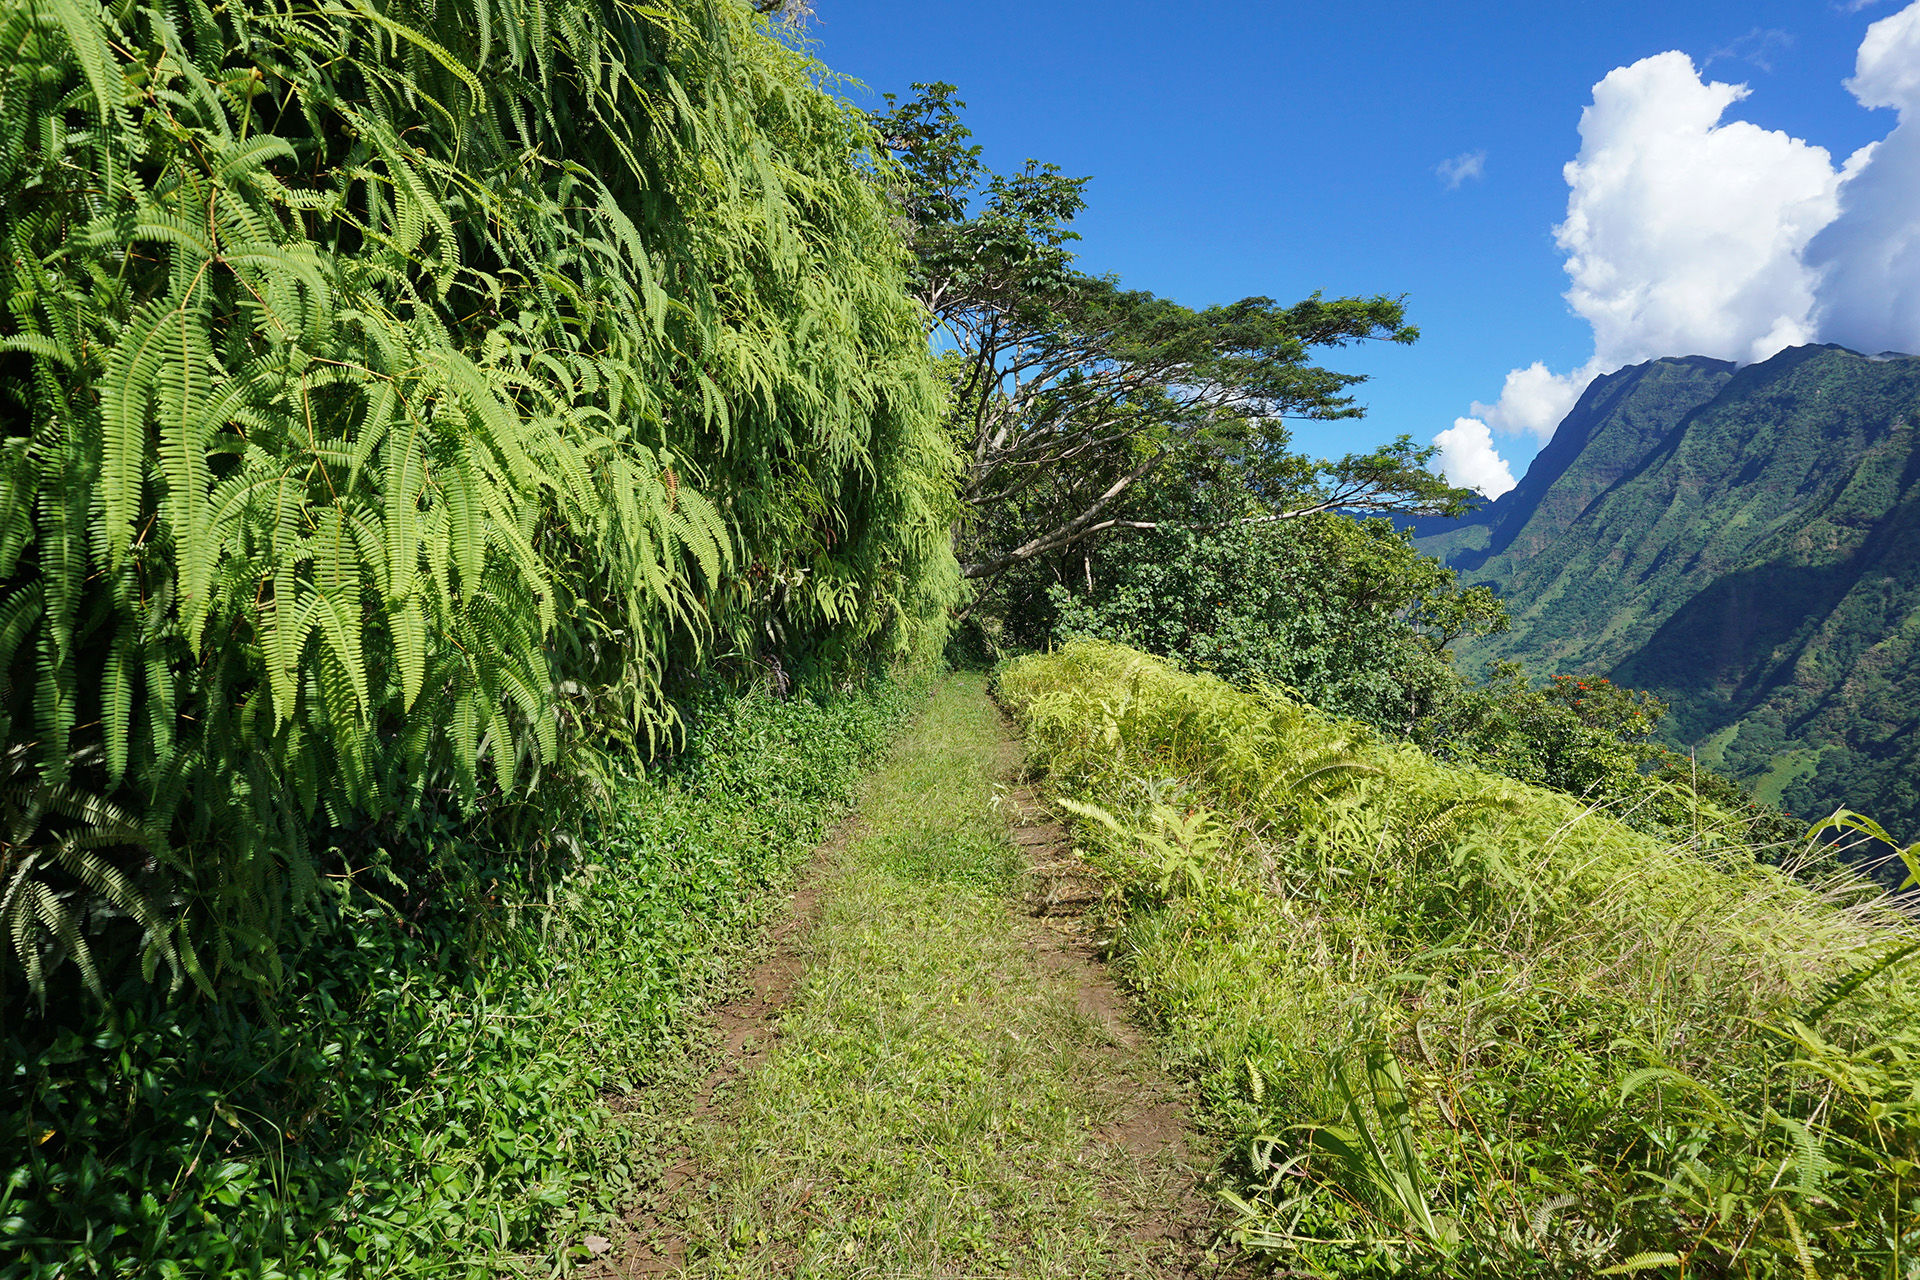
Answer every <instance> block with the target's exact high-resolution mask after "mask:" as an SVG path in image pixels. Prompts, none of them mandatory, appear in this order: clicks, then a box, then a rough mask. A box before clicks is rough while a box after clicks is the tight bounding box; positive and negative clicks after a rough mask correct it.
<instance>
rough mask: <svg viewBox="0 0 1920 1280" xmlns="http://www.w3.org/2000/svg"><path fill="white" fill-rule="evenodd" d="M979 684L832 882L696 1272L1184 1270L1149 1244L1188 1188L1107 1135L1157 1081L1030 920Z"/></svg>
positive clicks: (888, 792) (934, 736) (739, 1101)
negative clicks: (1088, 1004) (1020, 901)
mask: <svg viewBox="0 0 1920 1280" xmlns="http://www.w3.org/2000/svg"><path fill="white" fill-rule="evenodd" d="M1015 759H1016V755H1015V749H1014V748H1013V746H1012V745H1011V744H1010V742H1009V741H1008V739H1007V732H1006V729H1005V727H1004V724H1003V722H1002V721H1001V719H1000V716H999V713H998V711H997V710H996V709H995V708H994V707H993V705H992V704H991V703H990V702H989V701H988V700H987V698H986V696H985V693H984V689H983V686H982V681H981V680H980V679H979V678H978V677H975V676H955V677H952V678H950V679H949V680H947V681H946V682H944V683H943V684H942V685H941V686H940V687H939V688H938V690H937V691H936V693H935V695H934V697H933V698H932V700H931V701H930V703H929V704H928V706H927V709H926V712H925V716H924V718H923V720H922V721H921V723H920V724H919V726H918V728H917V729H916V730H915V731H914V732H913V733H912V734H910V735H909V736H908V737H907V738H905V739H904V740H903V741H902V743H901V744H900V745H899V746H898V747H897V748H896V750H895V753H894V755H893V757H892V758H891V760H889V762H888V763H887V764H886V765H885V766H884V767H883V768H882V769H881V771H880V772H879V773H878V774H877V775H876V776H875V777H874V779H873V780H872V782H871V784H870V786H869V788H868V790H867V793H866V798H865V801H864V804H863V806H862V815H863V820H862V821H861V822H860V824H859V825H858V827H857V828H856V829H855V830H854V832H853V834H852V836H851V838H850V839H848V840H847V841H846V842H845V843H844V844H843V845H842V846H840V847H839V848H838V849H837V850H835V851H834V852H833V853H832V855H831V857H830V860H829V861H828V862H827V864H826V865H825V866H823V867H821V868H820V869H819V870H818V872H817V874H818V876H819V883H820V884H821V885H822V897H821V900H820V907H819V918H818V920H817V922H816V923H815V924H814V925H813V927H812V929H811V932H810V933H809V934H808V935H807V938H806V941H805V943H804V947H805V953H806V956H807V959H808V968H807V971H806V974H805V977H804V979H803V980H802V983H801V985H800V987H799V988H798V989H797V991H796V992H795V995H794V1004H793V1005H792V1006H791V1007H790V1009H789V1011H788V1012H787V1013H786V1014H785V1015H784V1017H783V1018H782V1020H781V1022H780V1033H779V1039H778V1041H777V1042H776V1044H775V1047H774V1048H773V1050H772V1052H771V1054H770V1056H769V1057H768V1058H767V1059H766V1061H765V1062H764V1064H763V1065H761V1066H760V1067H759V1068H758V1069H757V1070H755V1071H753V1072H752V1073H750V1074H749V1075H747V1076H746V1077H744V1078H743V1080H742V1081H741V1083H740V1086H739V1088H738V1091H737V1092H736V1093H735V1094H734V1095H733V1096H732V1097H731V1098H728V1099H725V1100H723V1101H722V1104H721V1106H720V1112H721V1115H720V1117H719V1118H718V1119H717V1120H716V1122H715V1123H714V1124H713V1125H712V1126H711V1128H710V1129H709V1131H708V1133H707V1135H706V1138H705V1140H704V1141H703V1143H702V1144H701V1149H700V1158H701V1164H702V1166H703V1169H704V1171H705V1176H704V1178H703V1179H701V1180H698V1181H697V1182H696V1183H695V1184H694V1185H695V1187H696V1188H697V1189H696V1190H695V1191H693V1192H691V1193H689V1197H690V1198H689V1201H688V1203H686V1204H685V1205H684V1206H683V1209H682V1211H683V1212H684V1214H685V1215H686V1218H687V1232H688V1238H689V1242H690V1248H689V1262H688V1272H689V1274H691V1275H695V1276H702V1277H714V1278H719V1277H741V1278H743V1280H744V1278H746V1277H753V1278H754V1280H759V1278H760V1277H765V1276H769V1275H793V1276H796V1277H822V1278H825V1277H833V1278H834V1280H848V1278H850V1277H866V1276H873V1277H879V1276H889V1277H893V1276H929V1277H931V1276H949V1277H960V1276H1018V1277H1022V1280H1042V1278H1044V1277H1061V1278H1062V1280H1065V1278H1066V1277H1076V1278H1078V1277H1099V1276H1129V1277H1152V1276H1157V1275H1162V1274H1174V1273H1175V1271H1174V1268H1173V1265H1172V1263H1171V1262H1170V1261H1168V1260H1167V1258H1166V1256H1165V1255H1166V1254H1167V1253H1168V1248H1167V1246H1166V1245H1164V1244H1162V1243H1156V1242H1154V1241H1151V1240H1147V1239H1142V1238H1139V1237H1140V1236H1141V1235H1143V1234H1145V1233H1144V1232H1141V1231H1140V1228H1141V1227H1142V1225H1143V1224H1146V1223H1149V1222H1152V1221H1155V1220H1157V1219H1158V1218H1160V1217H1161V1216H1163V1214H1164V1211H1165V1208H1166V1206H1167V1205H1169V1204H1170V1203H1174V1202H1175V1201H1177V1200H1178V1198H1179V1197H1180V1195H1181V1194H1182V1193H1183V1191H1184V1189H1185V1181H1184V1175H1183V1174H1182V1172H1181V1171H1180V1169H1179V1168H1178V1167H1177V1166H1176V1165H1175V1164H1174V1163H1173V1162H1172V1161H1171V1160H1170V1159H1168V1158H1166V1157H1159V1158H1154V1157H1148V1158H1136V1157H1135V1156H1133V1155H1132V1154H1131V1153H1130V1152H1129V1151H1128V1150H1126V1149H1125V1148H1124V1147H1123V1146H1121V1145H1118V1144H1117V1143H1116V1142H1115V1141H1113V1140H1112V1138H1111V1137H1110V1136H1108V1135H1107V1134H1106V1133H1105V1131H1107V1130H1108V1129H1109V1127H1110V1126H1112V1125H1114V1124H1115V1122H1116V1120H1118V1119H1119V1118H1120V1117H1121V1116H1122V1115H1123V1114H1124V1113H1125V1112H1126V1111H1127V1110H1128V1108H1129V1105H1130V1103H1132V1102H1134V1101H1135V1100H1137V1099H1138V1098H1139V1096H1140V1095H1141V1093H1142V1091H1143V1090H1145V1089H1148V1088H1151V1087H1152V1086H1151V1084H1150V1083H1149V1081H1148V1079H1147V1077H1146V1075H1144V1074H1143V1073H1147V1072H1149V1071H1150V1068H1149V1067H1148V1066H1147V1065H1146V1064H1143V1063H1142V1062H1141V1061H1140V1058H1139V1055H1138V1053H1137V1052H1135V1051H1132V1050H1129V1049H1127V1048H1126V1047H1124V1046H1121V1045H1118V1044H1116V1041H1115V1037H1114V1033H1113V1031H1112V1030H1111V1029H1110V1028H1109V1027H1108V1025H1107V1024H1106V1023H1104V1022H1103V1021H1102V1020H1101V1019H1100V1018H1098V1017H1096V1016H1093V1015H1090V1014H1088V1013H1084V1012H1082V1010H1081V1007H1080V1000H1079V989H1078V985H1077V983H1076V981H1075V978H1074V975H1073V973H1072V972H1071V970H1063V968H1062V967H1061V966H1060V965H1058V964H1050V963H1048V962H1047V961H1046V960H1045V959H1044V958H1043V957H1042V956H1041V955H1040V953H1039V952H1038V951H1037V950H1036V943H1037V941H1038V940H1039V935H1040V933H1041V932H1043V926H1040V925H1038V924H1036V923H1035V922H1032V921H1030V920H1028V919H1026V918H1025V917H1024V916H1021V915H1017V914H1016V909H1015V907H1014V906H1013V904H1012V894H1013V891H1014V890H1015V889H1016V888H1017V886H1018V885H1019V882H1020V877H1021V874H1022V868H1021V863H1020V860H1019V857H1018V854H1017V851H1016V850H1015V849H1014V848H1013V846H1012V845H1011V844H1010V842H1009V840H1008V837H1007V834H1006V822H1005V818H1004V816H1003V814H1002V808H1003V807H1004V806H1003V805H1002V803H1001V798H1002V787H1001V782H1002V780H1003V779H1004V778H1005V777H1006V776H1007V774H1008V771H1009V769H1010V767H1011V766H1012V765H1013V763H1014V762H1015Z"/></svg>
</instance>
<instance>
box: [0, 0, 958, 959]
mask: <svg viewBox="0 0 1920 1280" xmlns="http://www.w3.org/2000/svg"><path fill="white" fill-rule="evenodd" d="M814 72H815V68H814V67H813V65H812V64H811V63H810V62H809V61H808V60H807V59H806V58H805V57H803V56H802V55H800V54H798V53H795V52H794V51H792V50H790V49H788V48H786V47H784V46H782V45H781V44H780V43H779V42H778V41H776V40H775V39H773V38H772V37H771V36H770V35H769V34H768V33H767V32H766V31H765V30H764V27H763V25H762V20H761V19H758V18H757V17H756V16H754V15H753V14H752V12H751V10H750V8H749V7H748V6H747V5H745V4H743V3H738V2H737V0H661V2H660V3H653V4H637V3H628V2H625V0H244V2H242V3H226V4H214V3H209V2H208V0H152V2H146V0H116V2H112V3H105V4H101V3H96V2H95V0H17V2H15V3H11V4H8V5H6V6H5V7H4V8H0V242H4V247H3V248H0V298H3V299H4V304H5V310H4V315H0V405H4V410H0V412H4V414H5V419H4V421H5V430H4V440H3V441H0V679H4V681H5V689H4V693H5V697H4V709H0V735H3V736H4V743H5V756H4V764H3V765H0V768H4V777H3V778H0V805H4V818H5V831H4V834H3V835H0V840H4V844H3V845H0V921H3V922H4V926H5V928H6V929H7V931H8V933H9V935H10V939H11V945H12V949H13V951H14V953H15V955H16V957H17V959H18V961H19V962H20V965H21V966H22V967H23V968H24V971H25V974H26V976H27V978H28V979H29V980H30V982H31V983H32V984H33V985H34V986H35V987H36V988H40V987H41V986H42V984H43V982H44V980H45V978H46V975H47V973H48V972H49V971H50V966H52V965H55V964H58V963H59V962H61V961H63V960H72V961H73V962H75V970H74V971H75V972H77V973H79V974H80V975H81V976H83V977H85V978H86V980H87V981H88V982H89V983H91V984H92V985H94V986H95V987H96V989H98V988H99V987H100V986H101V985H102V981H103V980H102V978H101V977H100V973H99V968H100V965H99V964H97V963H96V957H95V956H94V955H93V954H92V953H91V949H90V945H89V941H88V940H89V938H94V937H98V936H101V935H102V929H103V927H104V926H106V925H107V924H108V922H109V921H111V920H112V919H114V918H122V921H123V923H122V926H121V928H120V929H119V930H118V932H119V933H120V934H121V935H124V936H127V937H131V936H134V935H135V934H137V935H138V937H139V938H140V940H141V941H140V944H139V951H140V954H141V956H142V959H143V964H144V969H145V972H146V973H147V975H148V976H149V977H150V978H151V977H156V976H165V977H167V978H168V979H169V980H170V981H172V982H174V983H176V984H177V983H179V982H181V981H182V980H184V979H189V978H190V979H192V980H194V981H196V982H199V983H200V984H202V985H210V984H211V983H212V981H213V978H214V975H215V974H216V973H217V972H218V971H219V970H221V969H223V968H225V969H227V970H229V971H231V972H234V973H237V974H240V975H243V976H252V977H256V978H257V977H264V976H267V974H268V971H269V970H270V969H271V966H272V964H273V957H274V956H275V954H276V952H275V946H276V941H277V939H278V937H279V936H280V934H281V933H282V931H283V929H284V926H285V912H286V910H287V909H288V906H289V904H290V903H293V902H296V901H297V900H298V899H299V897H300V896H301V895H302V894H303V893H304V892H306V891H308V890H310V889H311V888H312V886H313V884H314V883H315V876H316V872H317V871H318V870H319V869H320V868H322V867H323V865H324V862H323V859H322V856H321V855H322V854H323V853H324V850H323V849H319V848H317V847H316V846H317V844H318V843H319V841H320V840H321V838H322V837H323V835H324V833H326V832H329V831H338V830H340V829H342V828H345V827H348V826H358V827H360V828H363V829H366V828H380V827H382V825H383V824H391V823H393V822H395V821H403V820H404V819H405V816H406V815H407V814H409V813H411V812H415V811H417V810H418V808H419V807H420V806H421V805H422V804H423V803H435V804H438V803H442V802H444V800H445V798H447V797H456V798H457V797H465V798H466V800H467V802H468V803H469V804H470V803H472V802H473V801H475V800H476V799H484V798H485V797H487V796H488V795H491V794H497V793H499V792H501V791H505V790H507V789H510V788H512V787H515V786H516V785H522V784H524V783H526V782H527V781H529V780H530V779H532V778H535V777H538V776H540V775H541V773H542V772H543V771H547V770H551V769H552V768H553V767H554V766H556V765H565V764H567V763H568V760H569V757H570V756H571V755H572V754H574V753H575V752H576V751H577V750H578V749H579V747H580V744H582V743H584V742H588V741H593V742H599V743H605V742H607V741H608V740H609V739H611V740H612V741H613V742H615V743H616V744H617V743H620V742H623V741H624V742H633V743H638V744H644V743H646V742H648V741H650V740H654V739H657V737H658V736H659V734H660V733H661V732H662V731H663V730H666V729H668V728H670V726H671V723H672V713H671V709H670V704H669V701H668V699H667V693H668V691H669V689H670V687H671V686H672V685H673V684H674V683H675V681H676V680H679V679H681V678H683V677H684V676H685V675H686V674H688V673H690V672H697V671H699V670H701V669H702V668H704V667H705V666H706V665H707V664H708V663H710V662H711V661H712V660H713V657H714V655H716V654H732V655H746V656H751V655H754V654H757V653H759V652H761V651H762V650H764V649H767V648H768V647H770V646H777V647H778V651H779V652H781V653H782V654H783V655H785V656H786V658H787V660H788V661H789V662H792V661H795V660H799V661H803V662H814V663H819V664H828V665H831V664H850V663H853V662H856V661H859V660H861V659H863V658H870V657H873V656H875V655H882V654H886V653H889V652H893V651H897V650H899V649H901V648H903V647H906V646H908V645H910V644H912V643H914V642H915V639H916V636H917V634H918V633H919V632H920V631H923V630H924V629H926V628H927V627H929V626H931V625H935V624H936V622H937V620H938V619H940V618H942V617H944V605H945V603H946V601H947V599H949V598H950V595H951V592H952V589H953V580H954V570H953V567H952V561H951V555H950V553H949V552H948V550H947V549H946V548H947V526H948V521H949V518H950V516H949V511H948V502H949V499H948V497H947V496H946V495H948V494H949V493H950V492H951V471H950V468H951V465H952V464H951V461H950V457H949V452H948V448H947V446H946V445H945V444H944V443H943V437H942V435H941V433H940V431H939V429H938V425H937V421H938V410H939V402H938V396H937V392H936V390H935V385H934V383H933V381H932V379H931V376H930V366H929V362H928V356H927V351H926V344H925V341H924V331H923V329H922V327H921V323H920V319H919V316H918V314H917V312H916V310H915V307H914V305H913V304H912V303H911V302H909V301H908V299H907V297H906V294H905V291H904V287H903V279H904V270H905V266H904V257H903V251H902V249H901V247H900V242H899V237H898V233H897V231H896V230H895V229H894V227H893V226H892V225H891V223H890V221H889V219H888V216H887V213H886V209H885V205H884V202H883V200H882V199H881V197H880V195H879V192H878V184H877V183H876V182H875V181H874V173H875V166H876V161H875V160H874V159H873V158H872V151H871V149H870V142H871V140H870V137H869V135H868V133H867V131H866V127H865V126H864V124H862V123H861V122H859V120H858V119H857V117H855V116H854V115H853V114H852V113H851V112H850V111H849V110H848V109H846V108H845V107H844V106H843V105H842V104H840V103H838V102H837V101H836V100H834V99H833V98H832V97H831V96H829V95H828V94H827V93H825V92H823V91H822V90H821V89H820V88H819V87H818V85H817V84H816V82H815V74H814ZM106 932H107V933H109V934H111V933H113V932H114V930H112V929H106ZM101 963H104V960H102V961H101Z"/></svg>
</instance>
